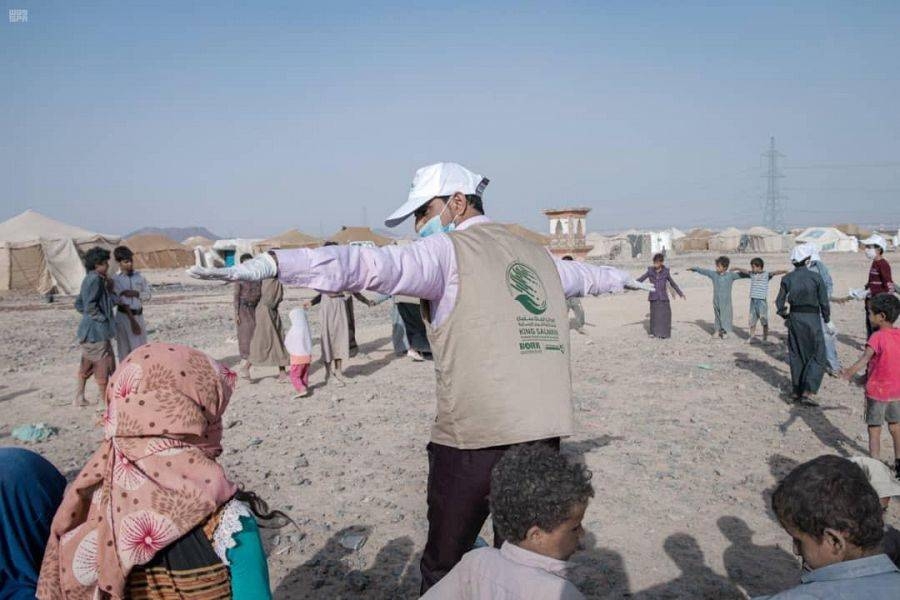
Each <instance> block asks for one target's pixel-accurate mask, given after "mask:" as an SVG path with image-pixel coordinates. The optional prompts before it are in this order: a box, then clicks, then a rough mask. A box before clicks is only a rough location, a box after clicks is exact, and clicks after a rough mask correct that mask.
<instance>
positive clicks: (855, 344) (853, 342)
mask: <svg viewBox="0 0 900 600" xmlns="http://www.w3.org/2000/svg"><path fill="white" fill-rule="evenodd" d="M836 337H837V341H839V342H840V343H842V344H844V345H845V346H850V347H851V348H853V349H854V350H858V351H860V352H862V351H863V350H865V349H866V345H865V344H864V343H862V342H860V341H859V340H857V339H856V338H854V337H852V336H849V335H847V334H846V333H839V334H837V336H836Z"/></svg>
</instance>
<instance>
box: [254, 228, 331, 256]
mask: <svg viewBox="0 0 900 600" xmlns="http://www.w3.org/2000/svg"><path fill="white" fill-rule="evenodd" d="M321 245H322V240H320V239H319V238H317V237H313V236H311V235H307V234H305V233H303V232H302V231H297V230H296V229H290V230H288V231H285V232H284V233H282V234H280V235H276V236H275V237H271V238H269V239H267V240H263V241H261V242H259V243H258V244H257V245H256V252H257V253H259V252H268V251H269V250H272V249H273V248H280V249H289V248H316V247H318V246H321Z"/></svg>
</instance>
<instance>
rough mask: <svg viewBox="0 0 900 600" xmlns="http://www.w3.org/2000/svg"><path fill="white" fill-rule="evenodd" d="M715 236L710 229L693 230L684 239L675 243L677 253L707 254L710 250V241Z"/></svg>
mask: <svg viewBox="0 0 900 600" xmlns="http://www.w3.org/2000/svg"><path fill="white" fill-rule="evenodd" d="M713 235H715V233H713V232H712V231H710V230H709V229H692V230H691V231H689V232H688V233H687V235H685V236H684V237H682V238H678V239H677V240H675V242H674V246H675V252H679V253H682V254H684V253H687V252H706V251H707V250H709V240H710V238H711V237H712V236H713Z"/></svg>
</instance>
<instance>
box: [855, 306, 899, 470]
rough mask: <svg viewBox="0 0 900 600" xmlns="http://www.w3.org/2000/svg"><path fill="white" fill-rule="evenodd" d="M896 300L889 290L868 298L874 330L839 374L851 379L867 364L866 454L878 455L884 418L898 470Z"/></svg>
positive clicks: (897, 313)
mask: <svg viewBox="0 0 900 600" xmlns="http://www.w3.org/2000/svg"><path fill="white" fill-rule="evenodd" d="M898 316H900V300H898V299H897V297H896V296H894V295H893V294H878V295H877V296H875V297H874V298H872V299H871V301H870V302H869V322H870V323H871V325H872V329H873V330H875V332H874V333H873V334H872V336H871V337H870V338H869V341H868V342H867V343H866V351H865V352H864V353H863V355H862V356H861V357H860V359H859V360H858V361H856V362H855V363H854V364H853V365H852V366H851V367H849V368H847V369H844V370H843V371H842V372H841V377H843V378H844V379H846V380H848V381H849V380H851V379H852V378H853V375H855V374H856V372H857V371H859V370H860V369H862V368H863V367H865V366H866V365H868V369H869V376H868V379H867V380H866V424H867V425H868V426H869V455H870V456H871V457H872V458H877V459H880V458H881V427H882V425H884V422H885V421H887V424H888V431H890V433H891V438H892V439H893V442H894V470H895V472H897V473H898V474H900V329H896V328H895V327H894V322H895V321H896V320H897V317H898Z"/></svg>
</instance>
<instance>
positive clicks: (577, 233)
mask: <svg viewBox="0 0 900 600" xmlns="http://www.w3.org/2000/svg"><path fill="white" fill-rule="evenodd" d="M589 212H591V209H590V208H585V207H576V208H548V209H545V210H544V214H545V215H547V219H549V221H550V223H549V225H550V245H549V248H550V252H551V253H552V254H553V255H554V256H557V257H559V258H562V257H564V256H571V257H572V258H574V259H575V260H584V259H585V258H586V257H587V255H588V253H589V252H590V251H591V250H592V249H593V246H591V245H589V244H588V243H587V237H586V234H587V224H586V221H587V214H588V213H589Z"/></svg>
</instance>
